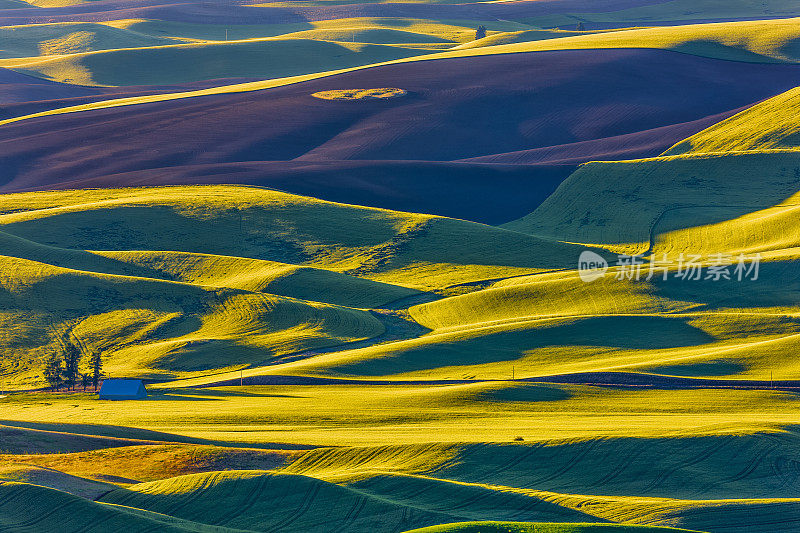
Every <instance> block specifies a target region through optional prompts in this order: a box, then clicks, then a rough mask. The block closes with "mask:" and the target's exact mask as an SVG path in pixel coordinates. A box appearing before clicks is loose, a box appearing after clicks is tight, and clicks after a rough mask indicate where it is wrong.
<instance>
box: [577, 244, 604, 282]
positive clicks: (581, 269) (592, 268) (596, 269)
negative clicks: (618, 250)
mask: <svg viewBox="0 0 800 533" xmlns="http://www.w3.org/2000/svg"><path fill="white" fill-rule="evenodd" d="M606 270H608V261H606V260H605V259H603V258H602V257H600V256H599V255H597V254H596V253H594V252H590V251H589V250H584V251H583V252H581V255H580V257H579V258H578V275H579V276H580V277H581V280H583V281H584V282H586V283H590V282H592V281H594V280H597V279H600V278H602V277H603V276H604V275H605V273H606Z"/></svg>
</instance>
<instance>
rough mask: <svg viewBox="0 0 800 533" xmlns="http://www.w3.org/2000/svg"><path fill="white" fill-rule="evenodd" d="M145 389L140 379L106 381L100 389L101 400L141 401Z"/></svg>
mask: <svg viewBox="0 0 800 533" xmlns="http://www.w3.org/2000/svg"><path fill="white" fill-rule="evenodd" d="M144 398H147V389H145V387H144V383H142V380H141V379H106V380H104V381H103V386H102V387H100V399H101V400H142V399H144Z"/></svg>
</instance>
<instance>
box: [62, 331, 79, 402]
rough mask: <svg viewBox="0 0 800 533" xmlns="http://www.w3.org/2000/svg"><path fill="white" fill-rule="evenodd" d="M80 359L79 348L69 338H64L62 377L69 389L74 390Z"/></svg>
mask: <svg viewBox="0 0 800 533" xmlns="http://www.w3.org/2000/svg"><path fill="white" fill-rule="evenodd" d="M80 360H81V350H80V348H78V347H77V346H76V345H75V344H74V343H72V342H71V341H70V339H69V338H67V339H64V379H65V381H66V382H67V385H68V386H69V388H70V390H75V382H76V381H77V380H78V374H79V371H78V364H79V362H80Z"/></svg>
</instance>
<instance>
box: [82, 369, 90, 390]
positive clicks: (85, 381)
mask: <svg viewBox="0 0 800 533" xmlns="http://www.w3.org/2000/svg"><path fill="white" fill-rule="evenodd" d="M91 381H92V376H90V375H89V374H86V373H85V372H81V388H82V389H83V392H86V386H87V385H89V383H90V382H91Z"/></svg>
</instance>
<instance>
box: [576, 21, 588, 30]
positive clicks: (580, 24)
mask: <svg viewBox="0 0 800 533" xmlns="http://www.w3.org/2000/svg"><path fill="white" fill-rule="evenodd" d="M577 29H578V31H586V26H584V25H583V22H579V23H578V28H577Z"/></svg>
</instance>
